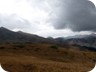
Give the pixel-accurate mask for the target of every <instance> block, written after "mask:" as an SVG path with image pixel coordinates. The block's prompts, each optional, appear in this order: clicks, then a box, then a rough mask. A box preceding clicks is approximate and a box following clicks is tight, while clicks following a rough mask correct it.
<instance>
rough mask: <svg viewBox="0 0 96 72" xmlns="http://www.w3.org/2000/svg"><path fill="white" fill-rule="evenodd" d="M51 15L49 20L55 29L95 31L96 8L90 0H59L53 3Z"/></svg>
mask: <svg viewBox="0 0 96 72" xmlns="http://www.w3.org/2000/svg"><path fill="white" fill-rule="evenodd" d="M54 1H55V0H54ZM51 15H52V18H51V21H52V23H53V26H54V27H55V28H56V29H64V28H70V29H72V30H73V31H96V9H95V5H94V4H93V3H92V2H91V1H88V0H59V3H54V10H53V12H52V14H51Z"/></svg>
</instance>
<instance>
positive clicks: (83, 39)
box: [65, 34, 96, 51]
mask: <svg viewBox="0 0 96 72" xmlns="http://www.w3.org/2000/svg"><path fill="white" fill-rule="evenodd" d="M65 42H66V43H67V44H69V45H74V46H78V47H80V48H81V49H83V50H84V49H88V50H91V51H96V34H90V35H80V36H72V37H69V38H67V39H66V40H65Z"/></svg>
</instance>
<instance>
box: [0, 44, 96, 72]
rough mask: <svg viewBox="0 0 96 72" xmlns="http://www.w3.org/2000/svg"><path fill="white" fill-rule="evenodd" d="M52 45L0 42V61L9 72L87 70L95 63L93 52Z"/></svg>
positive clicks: (80, 71) (75, 71)
mask: <svg viewBox="0 0 96 72" xmlns="http://www.w3.org/2000/svg"><path fill="white" fill-rule="evenodd" d="M52 46H53V45H50V44H1V45H0V63H2V67H3V68H4V69H5V70H7V71H9V72H87V71H90V70H91V69H92V68H93V67H94V65H95V61H96V53H95V52H83V51H79V50H72V47H71V49H69V48H62V47H58V48H57V47H56V48H52ZM73 49H74V48H73Z"/></svg>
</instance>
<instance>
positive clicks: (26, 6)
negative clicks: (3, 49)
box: [0, 0, 96, 37]
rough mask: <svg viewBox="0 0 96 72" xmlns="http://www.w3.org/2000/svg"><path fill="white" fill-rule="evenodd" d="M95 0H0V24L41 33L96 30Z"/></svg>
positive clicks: (83, 32)
mask: <svg viewBox="0 0 96 72" xmlns="http://www.w3.org/2000/svg"><path fill="white" fill-rule="evenodd" d="M95 5H96V0H91V1H89V0H0V26H3V27H6V28H8V29H11V30H13V31H19V30H21V31H24V32H28V33H32V34H37V35H40V36H43V37H48V36H52V37H61V36H64V37H66V36H72V35H78V34H82V35H83V34H90V33H93V32H94V33H95V32H96V8H95Z"/></svg>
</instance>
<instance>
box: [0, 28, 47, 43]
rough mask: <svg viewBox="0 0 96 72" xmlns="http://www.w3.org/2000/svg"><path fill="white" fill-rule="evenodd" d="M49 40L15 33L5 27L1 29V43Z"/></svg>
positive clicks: (19, 32)
mask: <svg viewBox="0 0 96 72" xmlns="http://www.w3.org/2000/svg"><path fill="white" fill-rule="evenodd" d="M47 41H48V39H45V38H43V37H40V36H38V35H34V34H28V33H24V32H21V31H18V32H14V31H11V30H9V29H6V28H4V27H0V42H32V43H37V42H41V43H42V42H47Z"/></svg>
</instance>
